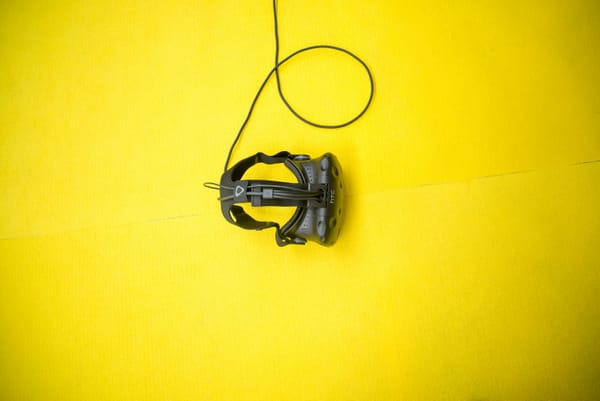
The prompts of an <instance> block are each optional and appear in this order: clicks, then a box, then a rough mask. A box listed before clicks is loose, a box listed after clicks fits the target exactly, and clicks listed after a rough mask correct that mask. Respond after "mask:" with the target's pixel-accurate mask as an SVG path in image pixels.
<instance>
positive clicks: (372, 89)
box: [224, 0, 375, 171]
mask: <svg viewBox="0 0 600 401" xmlns="http://www.w3.org/2000/svg"><path fill="white" fill-rule="evenodd" d="M273 23H274V24H273V26H274V30H275V65H274V66H273V68H272V69H271V71H269V73H268V74H267V76H266V78H265V79H264V81H263V82H262V84H261V85H260V87H259V88H258V91H257V92H256V95H255V96H254V99H253V100H252V104H251V105H250V110H248V114H246V118H245V119H244V122H243V123H242V125H241V127H240V129H239V131H238V133H237V135H236V136H235V139H234V140H233V143H232V144H231V147H230V148H229V152H228V153H227V159H226V160H225V168H224V171H227V168H228V166H229V162H230V161H231V156H232V154H233V150H234V149H235V146H236V145H237V143H238V142H239V141H240V137H241V136H242V132H243V131H244V128H246V125H247V124H248V121H249V120H250V116H251V115H252V112H253V111H254V106H256V102H257V100H258V98H259V96H260V94H261V93H262V91H263V89H264V87H265V85H266V84H267V82H268V81H269V79H270V78H271V76H272V75H273V73H275V79H276V82H277V91H278V92H279V97H280V98H281V100H282V101H283V103H284V104H285V106H286V107H287V108H288V110H289V111H290V112H291V113H292V114H293V115H294V116H296V117H297V118H298V119H299V120H301V121H303V122H304V123H306V124H308V125H312V126H313V127H318V128H327V129H333V128H342V127H345V126H347V125H350V124H352V123H353V122H355V121H356V120H358V119H359V118H361V117H362V116H363V114H365V112H366V111H367V109H368V108H369V106H370V105H371V102H372V101H373V94H374V92H375V85H374V83H373V75H372V74H371V70H370V69H369V67H368V66H367V64H366V63H365V62H364V61H363V60H362V59H361V58H360V57H358V56H357V55H356V54H354V53H352V52H351V51H349V50H346V49H344V48H342V47H337V46H332V45H313V46H308V47H303V48H301V49H298V50H296V51H295V52H293V53H292V54H290V55H289V56H287V57H285V58H284V59H283V60H281V61H279V27H278V23H277V0H273ZM315 49H330V50H334V51H338V52H342V53H345V54H347V55H348V56H350V57H352V58H353V59H355V60H356V61H358V62H359V63H360V64H361V65H362V66H363V67H364V69H365V71H366V72H367V75H368V77H369V85H370V90H369V99H368V100H367V103H366V104H365V106H364V108H363V109H362V110H361V111H360V112H359V113H358V114H357V115H356V116H354V117H353V118H351V119H350V120H348V121H344V122H342V123H339V124H320V123H316V122H314V121H310V120H309V119H307V118H305V117H303V116H302V115H300V114H299V113H298V112H297V111H296V110H294V108H293V107H292V106H291V104H290V102H289V101H288V100H287V99H286V97H285V95H284V94H283V90H282V89H281V80H280V78H279V67H280V66H281V65H283V64H284V63H285V62H287V61H289V60H290V59H292V58H293V57H295V56H297V55H298V54H300V53H304V52H307V51H310V50H315Z"/></svg>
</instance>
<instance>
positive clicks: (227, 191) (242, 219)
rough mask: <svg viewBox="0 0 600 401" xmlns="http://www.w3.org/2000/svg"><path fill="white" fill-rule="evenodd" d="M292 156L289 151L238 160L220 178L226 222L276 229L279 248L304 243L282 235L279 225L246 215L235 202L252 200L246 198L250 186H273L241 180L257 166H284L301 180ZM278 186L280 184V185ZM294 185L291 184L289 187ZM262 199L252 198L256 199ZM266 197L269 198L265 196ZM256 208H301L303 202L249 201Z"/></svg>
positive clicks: (264, 182)
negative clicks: (282, 164) (258, 202)
mask: <svg viewBox="0 0 600 401" xmlns="http://www.w3.org/2000/svg"><path fill="white" fill-rule="evenodd" d="M293 157H294V156H293V155H292V154H291V153H289V152H279V153H277V154H275V155H273V156H268V155H265V154H264V153H260V152H259V153H257V154H255V155H254V156H250V157H248V158H246V159H243V160H241V161H240V162H238V163H237V164H236V165H234V166H233V167H231V168H230V169H229V170H227V171H226V172H225V173H223V175H222V176H221V189H220V192H221V212H222V213H223V216H224V217H225V219H226V220H227V221H229V222H230V223H231V224H235V225H237V226H239V227H241V228H244V229H246V230H259V231H260V230H264V229H265V228H271V227H275V230H276V231H275V239H276V241H277V244H278V245H279V246H285V245H289V244H304V243H306V240H305V239H304V238H300V237H295V236H290V235H287V233H283V232H282V230H281V228H280V226H279V224H278V223H276V222H273V221H257V220H255V219H254V218H252V216H250V215H249V214H247V213H246V212H245V211H244V209H243V208H242V207H241V206H238V205H236V204H235V203H240V202H248V201H249V200H251V199H252V195H248V187H249V186H250V185H252V184H257V183H260V184H265V185H268V184H270V183H273V182H271V181H241V178H242V176H243V175H244V173H245V172H246V171H247V170H248V169H249V168H250V167H252V166H254V165H255V164H257V163H265V164H276V163H285V164H286V166H287V167H288V168H289V169H290V170H291V171H292V172H293V173H294V175H295V176H296V177H297V178H298V181H299V182H303V181H304V177H303V176H302V174H301V172H300V171H299V170H298V169H297V168H296V166H295V165H294V164H293V162H292V159H293ZM280 184H281V183H280ZM292 185H293V184H292ZM259 198H263V197H255V199H259ZM267 198H268V196H267ZM252 203H253V205H256V206H271V205H272V206H296V207H299V206H302V203H301V202H299V201H296V200H290V201H289V202H285V201H282V200H275V199H272V200H269V199H263V200H262V201H260V204H256V203H257V201H256V200H255V201H253V202H252Z"/></svg>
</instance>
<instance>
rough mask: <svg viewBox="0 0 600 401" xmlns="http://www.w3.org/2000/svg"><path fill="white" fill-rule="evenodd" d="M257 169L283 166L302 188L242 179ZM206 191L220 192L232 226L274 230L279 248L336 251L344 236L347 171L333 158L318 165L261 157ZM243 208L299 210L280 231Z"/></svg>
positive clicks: (301, 158) (305, 159) (285, 156)
mask: <svg viewBox="0 0 600 401" xmlns="http://www.w3.org/2000/svg"><path fill="white" fill-rule="evenodd" d="M257 163H265V164H277V163H282V164H284V165H285V166H286V167H287V168H288V169H289V170H290V171H291V172H292V173H293V174H294V176H295V177H296V179H297V180H298V182H296V183H290V182H280V181H268V180H244V179H242V178H243V176H244V173H246V171H247V170H248V169H249V168H250V167H252V166H254V165H255V164H257ZM205 185H206V186H207V187H209V188H212V189H218V190H219V193H220V197H219V200H220V202H221V212H222V213H223V216H224V217H225V219H226V220H227V221H229V222H230V223H231V224H234V225H236V226H239V227H241V228H244V229H246V230H264V229H265V228H271V227H274V228H275V240H276V241H277V245H279V246H286V245H290V244H300V245H303V244H305V243H306V242H307V241H313V242H316V243H318V244H321V245H325V246H331V245H333V244H334V243H335V242H336V240H337V238H338V235H339V233H340V228H341V226H342V217H343V204H344V192H343V182H342V168H341V166H340V163H339V162H338V160H337V158H336V157H335V156H334V155H333V154H331V153H325V154H324V155H323V156H321V157H319V158H316V159H311V158H310V156H308V155H303V154H298V155H294V154H291V153H289V152H279V153H277V154H275V155H273V156H268V155H265V154H264V153H257V154H255V155H254V156H250V157H248V158H246V159H243V160H241V161H240V162H238V163H237V164H235V165H234V166H233V167H231V168H229V169H228V170H226V171H225V173H223V175H222V176H221V182H220V184H216V183H206V184H205ZM243 203H250V204H251V205H252V206H258V207H260V206H286V207H295V208H296V212H295V213H294V215H293V216H292V217H291V219H290V220H289V221H288V222H287V223H285V224H284V225H283V226H280V225H279V224H278V223H276V222H273V221H257V220H255V219H254V218H252V217H251V216H250V215H249V214H247V213H246V212H245V211H244V209H243V207H242V206H240V204H243Z"/></svg>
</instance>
